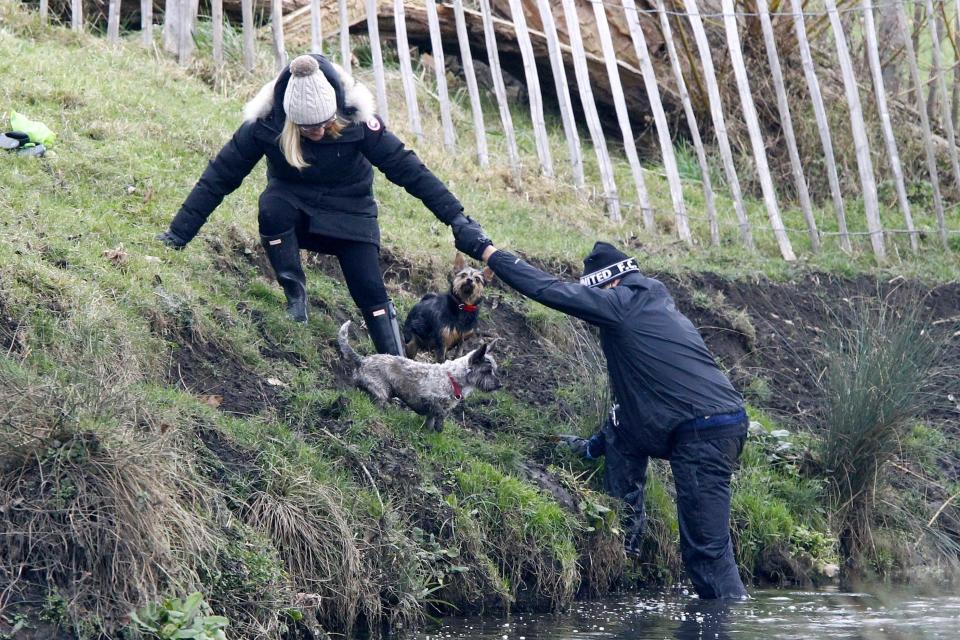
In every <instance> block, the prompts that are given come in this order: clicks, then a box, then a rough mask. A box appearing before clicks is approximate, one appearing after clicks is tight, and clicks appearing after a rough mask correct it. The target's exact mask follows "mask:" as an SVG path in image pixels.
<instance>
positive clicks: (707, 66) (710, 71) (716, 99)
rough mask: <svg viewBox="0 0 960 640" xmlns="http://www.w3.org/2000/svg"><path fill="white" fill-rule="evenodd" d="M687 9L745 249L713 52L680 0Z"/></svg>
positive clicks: (689, 1)
mask: <svg viewBox="0 0 960 640" xmlns="http://www.w3.org/2000/svg"><path fill="white" fill-rule="evenodd" d="M683 1H684V7H686V10H687V18H688V19H689V20H690V26H691V28H692V29H693V37H694V39H695V40H696V42H697V51H698V52H699V54H700V64H701V66H702V67H703V78H704V82H705V83H706V85H707V86H706V89H707V98H708V99H709V101H710V115H711V118H712V119H713V131H714V134H715V135H716V136H717V145H718V146H719V147H720V158H721V159H722V160H723V171H724V174H726V176H727V184H728V185H729V187H730V195H731V196H732V198H733V209H734V211H736V213H737V220H738V221H739V223H740V237H741V238H742V240H743V244H744V245H745V246H746V247H747V248H748V249H753V247H754V245H753V233H752V232H751V231H750V221H749V220H748V219H747V211H746V209H745V208H744V206H743V194H742V193H741V191H740V179H739V178H738V177H737V169H736V166H735V165H734V164H733V151H732V150H731V149H730V139H729V138H728V137H727V124H726V122H725V121H724V118H723V103H722V102H721V100H720V89H719V87H720V84H719V83H718V82H717V74H716V71H714V68H713V55H712V54H711V53H710V42H709V41H708V40H707V32H706V31H705V30H704V28H703V19H702V18H701V17H700V9H699V8H698V7H697V4H696V2H695V0H683Z"/></svg>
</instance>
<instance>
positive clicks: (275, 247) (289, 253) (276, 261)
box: [260, 229, 307, 322]
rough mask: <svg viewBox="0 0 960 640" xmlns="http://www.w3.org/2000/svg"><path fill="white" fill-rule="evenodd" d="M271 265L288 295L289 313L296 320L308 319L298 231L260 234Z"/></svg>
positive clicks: (305, 285)
mask: <svg viewBox="0 0 960 640" xmlns="http://www.w3.org/2000/svg"><path fill="white" fill-rule="evenodd" d="M260 242H261V243H262V244H263V249H264V251H266V252H267V258H268V259H269V260H270V265H271V266H272V267H273V270H274V272H275V273H276V274H277V282H279V283H280V286H281V287H283V293H284V294H285V295H286V296H287V313H288V314H289V315H290V317H291V318H293V319H294V320H295V321H296V322H306V321H307V276H306V274H304V273H303V265H302V264H300V244H299V243H298V242H297V232H296V230H295V229H291V230H289V231H286V232H284V233H281V234H279V235H275V236H264V235H261V236H260Z"/></svg>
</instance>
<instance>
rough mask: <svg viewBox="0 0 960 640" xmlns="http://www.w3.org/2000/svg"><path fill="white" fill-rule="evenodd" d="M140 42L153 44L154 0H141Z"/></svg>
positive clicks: (144, 44) (149, 45)
mask: <svg viewBox="0 0 960 640" xmlns="http://www.w3.org/2000/svg"><path fill="white" fill-rule="evenodd" d="M140 36H141V40H140V42H141V43H142V44H143V46H145V47H152V46H153V0H140Z"/></svg>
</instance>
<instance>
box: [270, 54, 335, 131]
mask: <svg viewBox="0 0 960 640" xmlns="http://www.w3.org/2000/svg"><path fill="white" fill-rule="evenodd" d="M283 110H284V112H285V113H286V114H287V118H289V119H290V121H291V122H293V123H294V124H302V125H311V124H320V123H322V122H326V121H327V120H329V119H330V118H332V117H333V116H335V115H337V94H336V92H335V91H334V89H333V85H331V84H330V81H329V80H327V77H326V76H325V75H323V72H322V71H320V65H319V64H318V63H317V60H316V58H314V57H313V56H311V55H303V56H299V57H297V58H296V59H294V61H293V62H291V63H290V80H289V81H288V82H287V89H286V91H284V94H283Z"/></svg>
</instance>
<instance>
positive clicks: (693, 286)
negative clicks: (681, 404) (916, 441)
mask: <svg viewBox="0 0 960 640" xmlns="http://www.w3.org/2000/svg"><path fill="white" fill-rule="evenodd" d="M661 279H662V280H663V282H664V283H665V284H667V286H668V288H669V289H670V290H671V291H672V292H673V295H674V297H675V298H676V301H677V305H678V307H679V308H680V309H681V310H682V311H683V312H684V313H685V314H686V315H687V316H688V317H689V318H690V319H691V320H692V321H693V323H694V324H695V325H696V326H697V327H698V328H699V329H700V332H701V333H702V335H703V336H704V339H705V341H706V343H707V346H709V347H710V349H711V351H713V353H714V354H715V355H716V356H717V358H718V360H719V361H720V362H721V364H723V366H724V367H726V368H727V369H729V370H730V372H731V378H732V379H733V381H734V383H735V384H736V385H737V386H738V387H739V388H740V389H741V390H744V388H745V387H747V386H748V385H749V384H750V382H751V381H752V380H754V379H755V378H757V377H758V376H760V377H762V378H764V379H766V380H767V382H768V383H769V389H770V392H771V393H770V395H769V397H768V398H766V399H764V400H763V401H762V402H761V403H760V404H762V405H763V406H764V408H765V409H767V410H769V411H772V412H774V413H777V414H778V415H779V417H780V418H781V419H785V420H787V421H793V422H795V423H796V422H809V421H810V420H811V419H812V418H815V417H816V414H817V404H818V398H819V391H818V389H817V385H816V378H817V376H818V375H819V374H820V373H821V366H820V364H819V363H820V362H821V353H822V351H823V349H824V348H825V346H826V345H825V343H824V341H825V340H827V341H828V343H829V340H830V337H829V334H830V333H831V332H832V331H833V330H834V329H835V327H837V326H849V323H850V322H852V319H853V317H854V316H853V312H852V309H851V303H852V302H853V303H855V302H856V301H866V302H867V303H878V302H880V301H881V300H886V301H887V302H888V303H890V304H891V305H893V306H894V307H895V308H903V309H906V308H907V307H908V306H914V305H921V307H922V315H923V317H924V318H925V319H926V320H928V321H929V322H931V324H932V327H933V329H934V331H937V332H938V333H939V334H940V335H941V336H942V337H943V338H944V339H946V340H949V341H950V342H949V345H950V346H949V348H948V350H947V362H945V363H944V364H945V365H948V366H950V367H952V368H954V369H957V368H960V339H957V338H952V337H951V336H952V335H953V333H954V332H955V331H956V330H957V329H958V323H960V284H958V283H952V284H946V285H941V286H937V287H933V288H931V287H929V286H928V285H926V284H924V283H921V282H917V281H909V280H903V279H899V278H898V279H895V280H891V281H884V280H880V281H878V280H876V279H874V278H870V277H867V276H861V277H859V278H855V279H849V278H838V277H836V276H832V275H829V274H822V273H810V274H806V275H805V276H803V277H801V278H798V279H797V280H794V281H791V282H788V283H773V282H770V281H767V280H758V281H749V282H745V281H730V280H727V279H725V278H722V277H720V276H718V275H716V274H711V273H703V274H694V275H690V276H687V277H685V278H684V279H683V280H682V281H680V280H678V279H677V278H675V277H671V276H661ZM695 292H698V293H699V294H700V295H697V296H696V298H697V299H698V300H702V299H703V295H704V294H705V295H706V296H707V297H708V298H710V299H716V294H717V293H721V294H722V295H723V302H722V304H721V305H709V306H704V305H702V304H701V303H698V302H697V301H695V299H694V296H695ZM740 310H743V311H745V312H746V314H747V316H748V317H749V321H750V324H751V325H752V326H753V328H754V329H755V332H756V339H755V344H753V345H752V348H750V346H748V342H749V340H748V339H747V337H746V336H744V334H743V333H741V332H740V331H738V330H737V329H736V328H734V327H733V326H732V324H731V322H730V317H729V316H730V315H731V313H736V312H737V311H740ZM944 384H945V385H946V384H950V383H949V382H947V381H945V383H944ZM947 394H948V391H947V389H946V388H944V390H943V393H941V394H940V395H941V396H942V397H941V398H939V400H940V403H939V404H938V406H937V407H936V408H935V409H934V410H933V411H932V413H931V415H930V416H928V417H930V418H934V419H936V420H938V421H942V422H945V423H947V424H949V425H951V426H953V427H957V426H958V425H960V422H958V420H960V411H958V408H957V403H955V402H949V401H948V400H947Z"/></svg>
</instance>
